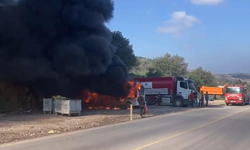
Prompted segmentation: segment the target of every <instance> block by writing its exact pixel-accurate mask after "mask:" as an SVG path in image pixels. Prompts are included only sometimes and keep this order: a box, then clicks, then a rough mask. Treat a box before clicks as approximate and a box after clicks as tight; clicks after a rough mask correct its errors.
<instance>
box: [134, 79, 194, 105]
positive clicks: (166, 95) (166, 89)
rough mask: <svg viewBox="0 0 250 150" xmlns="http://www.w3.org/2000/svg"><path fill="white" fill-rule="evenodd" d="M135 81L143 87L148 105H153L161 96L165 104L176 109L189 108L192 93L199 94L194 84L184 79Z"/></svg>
mask: <svg viewBox="0 0 250 150" xmlns="http://www.w3.org/2000/svg"><path fill="white" fill-rule="evenodd" d="M134 80H135V81H139V82H140V83H141V84H142V85H143V87H144V95H145V100H146V102H147V104H152V102H154V101H155V100H156V99H157V96H158V95H160V96H161V97H162V103H163V104H167V105H169V104H171V105H174V106H176V107H182V106H188V105H189V104H190V101H189V95H190V93H191V91H196V92H197V93H198V91H197V90H196V88H195V85H194V82H193V81H192V80H190V79H186V78H183V77H152V78H135V79H134Z"/></svg>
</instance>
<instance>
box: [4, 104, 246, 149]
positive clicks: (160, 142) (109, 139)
mask: <svg viewBox="0 0 250 150" xmlns="http://www.w3.org/2000/svg"><path fill="white" fill-rule="evenodd" d="M167 149H170V150H225V149H227V150H249V149H250V106H227V107H211V108H204V109H194V110H192V111H190V112H185V113H179V114H173V115H163V116H158V117H152V118H143V119H140V120H136V121H132V122H128V123H123V124H118V125H113V126H107V127H101V128H96V129H90V130H85V131H79V132H74V133H68V134H64V135H55V136H51V137H44V138H40V139H35V140H30V141H24V142H19V143H14V144H7V145H4V146H2V147H0V150H167Z"/></svg>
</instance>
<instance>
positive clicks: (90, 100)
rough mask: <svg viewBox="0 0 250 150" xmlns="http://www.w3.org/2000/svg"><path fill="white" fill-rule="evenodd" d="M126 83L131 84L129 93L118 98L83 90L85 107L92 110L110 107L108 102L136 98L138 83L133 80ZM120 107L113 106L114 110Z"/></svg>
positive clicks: (139, 86)
mask: <svg viewBox="0 0 250 150" xmlns="http://www.w3.org/2000/svg"><path fill="white" fill-rule="evenodd" d="M127 84H129V85H130V86H131V88H130V90H129V94H128V96H127V97H126V98H124V97H120V98H115V97H112V96H107V95H99V94H98V93H94V92H90V91H87V90H85V91H84V93H83V101H84V102H85V104H84V105H86V107H87V109H89V110H92V109H95V110H96V109H107V110H109V109H111V108H110V106H111V105H110V102H114V101H120V102H123V101H125V100H126V99H127V98H129V99H135V98H137V91H138V90H140V89H141V85H140V84H136V83H135V82H133V81H129V82H128V83H127ZM119 109H121V108H119V107H114V110H119Z"/></svg>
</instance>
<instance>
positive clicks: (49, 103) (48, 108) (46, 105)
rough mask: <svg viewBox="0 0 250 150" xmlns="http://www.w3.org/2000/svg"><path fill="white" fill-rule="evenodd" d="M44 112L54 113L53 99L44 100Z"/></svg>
mask: <svg viewBox="0 0 250 150" xmlns="http://www.w3.org/2000/svg"><path fill="white" fill-rule="evenodd" d="M43 112H44V113H45V112H50V113H52V99H51V98H44V99H43Z"/></svg>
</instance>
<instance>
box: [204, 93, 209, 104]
mask: <svg viewBox="0 0 250 150" xmlns="http://www.w3.org/2000/svg"><path fill="white" fill-rule="evenodd" d="M205 99H206V106H208V100H209V96H208V91H207V92H206V95H205Z"/></svg>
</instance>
